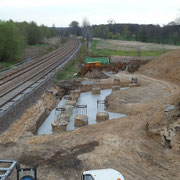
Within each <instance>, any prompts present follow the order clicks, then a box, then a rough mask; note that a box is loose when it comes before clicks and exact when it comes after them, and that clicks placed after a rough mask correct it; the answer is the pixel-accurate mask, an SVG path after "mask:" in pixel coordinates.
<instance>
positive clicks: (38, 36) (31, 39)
mask: <svg viewBox="0 0 180 180" xmlns="http://www.w3.org/2000/svg"><path fill="white" fill-rule="evenodd" d="M42 39H43V31H42V29H41V28H39V27H38V26H37V24H36V23H35V22H31V23H30V24H29V26H28V29H27V42H28V44H30V45H34V44H37V43H41V41H42Z"/></svg>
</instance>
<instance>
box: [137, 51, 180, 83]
mask: <svg viewBox="0 0 180 180" xmlns="http://www.w3.org/2000/svg"><path fill="white" fill-rule="evenodd" d="M139 71H140V72H141V73H143V74H146V75H150V76H156V77H161V78H173V79H177V80H180V50H176V51H172V52H169V53H166V54H164V55H162V56H160V57H159V58H157V59H154V60H152V61H151V62H149V63H148V64H146V65H144V66H142V67H141V68H140V69H139Z"/></svg>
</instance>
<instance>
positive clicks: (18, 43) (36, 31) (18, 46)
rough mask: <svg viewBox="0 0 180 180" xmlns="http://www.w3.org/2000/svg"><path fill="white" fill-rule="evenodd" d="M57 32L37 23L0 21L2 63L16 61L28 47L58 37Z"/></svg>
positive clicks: (0, 60) (0, 57)
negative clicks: (45, 39)
mask: <svg viewBox="0 0 180 180" xmlns="http://www.w3.org/2000/svg"><path fill="white" fill-rule="evenodd" d="M56 34H57V31H56V28H55V27H54V26H53V27H51V28H49V27H47V26H44V25H41V26H38V25H37V24H36V23H35V22H30V23H28V22H13V21H12V20H10V21H0V62H2V61H16V60H18V59H19V58H20V57H21V54H22V50H23V48H24V47H25V46H27V45H35V44H38V43H42V40H43V39H44V38H45V37H46V38H50V37H52V36H56Z"/></svg>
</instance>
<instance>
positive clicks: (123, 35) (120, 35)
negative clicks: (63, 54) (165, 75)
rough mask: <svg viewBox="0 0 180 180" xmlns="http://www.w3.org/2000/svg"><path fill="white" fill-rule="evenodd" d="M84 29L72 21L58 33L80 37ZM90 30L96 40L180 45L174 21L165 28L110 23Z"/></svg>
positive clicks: (179, 33) (179, 37) (179, 32)
mask: <svg viewBox="0 0 180 180" xmlns="http://www.w3.org/2000/svg"><path fill="white" fill-rule="evenodd" d="M83 29H84V28H83V26H82V27H80V26H79V23H78V22H77V21H72V22H71V24H70V26H69V27H68V28H59V29H58V31H59V33H60V34H63V35H66V36H68V35H69V34H75V35H77V36H79V35H83ZM89 29H90V31H91V33H90V34H91V36H93V37H96V38H102V39H119V40H128V41H141V42H150V43H159V44H174V45H180V24H178V23H176V22H174V21H173V22H171V23H169V24H167V25H164V26H163V27H161V26H160V25H153V24H149V25H143V24H142V25H141V24H116V23H115V22H114V21H109V22H108V24H102V25H92V26H89Z"/></svg>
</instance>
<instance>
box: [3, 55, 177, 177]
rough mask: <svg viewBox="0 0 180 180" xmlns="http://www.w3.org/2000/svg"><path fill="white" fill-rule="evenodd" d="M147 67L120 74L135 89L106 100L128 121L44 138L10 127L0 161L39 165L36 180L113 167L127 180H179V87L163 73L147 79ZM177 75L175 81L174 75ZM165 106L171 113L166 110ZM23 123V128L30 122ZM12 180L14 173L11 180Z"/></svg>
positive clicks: (44, 100)
mask: <svg viewBox="0 0 180 180" xmlns="http://www.w3.org/2000/svg"><path fill="white" fill-rule="evenodd" d="M168 56H169V54H168ZM175 57H176V56H175ZM161 58H162V57H160V60H161ZM165 58H166V56H164V59H165ZM167 59H168V58H167ZM153 61H154V60H153ZM153 61H152V63H153ZM156 61H159V59H158V60H156ZM172 61H173V59H172ZM177 61H178V58H177ZM155 63H156V62H155V61H154V64H155ZM164 63H166V62H165V61H164ZM176 63H178V62H176ZM147 66H148V65H147ZM167 67H168V68H169V69H171V71H172V72H175V69H176V67H175V69H174V70H173V68H174V65H172V66H171V63H170V64H168V63H167ZM149 68H150V67H149V66H148V67H147V68H144V69H143V68H142V70H141V72H143V74H142V73H139V72H137V73H135V74H133V75H132V74H128V73H126V72H121V73H120V74H119V76H120V78H121V79H123V80H127V79H131V77H132V76H133V77H137V78H138V84H139V86H138V87H134V88H129V89H126V90H123V91H115V92H113V93H112V94H111V95H110V96H109V97H108V98H107V100H108V105H109V107H108V108H109V109H111V110H112V111H114V112H123V113H127V114H128V116H127V117H124V118H121V119H114V120H109V121H104V122H101V123H98V124H95V125H90V126H85V127H82V128H78V129H76V130H74V131H69V132H64V133H61V134H55V135H42V136H32V135H28V134H27V131H26V128H23V126H22V128H23V130H22V131H21V133H18V131H19V130H20V129H21V128H19V129H18V128H12V127H18V124H16V123H14V125H12V126H11V127H10V128H9V129H8V130H7V131H6V132H5V133H3V134H1V136H0V152H1V153H0V159H16V160H18V161H19V162H20V163H21V164H22V165H23V166H30V165H32V164H33V163H34V162H37V163H38V164H39V167H38V178H39V179H43V180H46V179H47V180H49V179H52V180H55V179H60V180H66V179H70V180H77V179H80V177H81V173H82V172H83V171H85V170H89V169H99V168H113V169H116V170H118V171H120V172H121V173H122V174H123V176H124V177H125V179H128V180H134V179H136V180H152V179H153V180H178V179H179V177H180V163H179V162H180V150H179V149H178V147H179V146H178V145H177V144H178V143H179V139H178V137H179V134H178V132H179V128H178V126H179V123H178V121H179V117H180V115H178V114H180V110H179V94H180V88H179V84H178V83H175V82H170V81H169V78H173V77H174V76H167V77H168V78H167V79H166V78H163V79H159V77H163V75H161V74H159V75H158V74H157V75H156V76H157V77H149V76H146V74H149V73H148V70H150V69H149ZM155 70H156V71H157V72H158V69H156V66H155V67H153V69H151V71H155ZM159 71H161V66H159ZM171 71H170V72H171ZM162 72H163V71H162ZM172 74H173V73H172ZM173 75H174V74H173ZM176 77H177V82H178V73H177V75H176V76H175V77H174V78H176ZM53 98H54V97H53V95H52V96H51V95H50V96H49V98H47V99H46V98H45V97H44V99H43V98H42V99H41V101H42V104H44V103H45V102H46V103H47V102H49V101H50V102H51V100H52V99H53ZM40 104H41V103H40ZM47 104H48V103H47ZM168 104H171V105H174V107H175V109H174V110H172V111H170V112H164V108H165V106H166V105H168ZM38 107H43V108H44V106H38ZM34 109H37V107H36V108H34ZM42 111H43V110H42ZM32 115H33V113H32ZM165 117H166V118H165ZM25 119H26V120H24V121H22V123H24V124H26V122H27V123H28V122H31V121H32V119H34V118H33V117H30V118H25ZM19 122H20V120H19ZM17 123H18V121H17ZM27 127H28V126H27ZM173 128H174V130H173ZM12 129H13V130H12ZM27 129H28V128H27ZM8 131H9V132H11V133H8ZM163 137H164V141H163ZM14 178H15V172H14V173H13V174H12V175H11V176H10V177H9V180H11V179H14Z"/></svg>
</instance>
